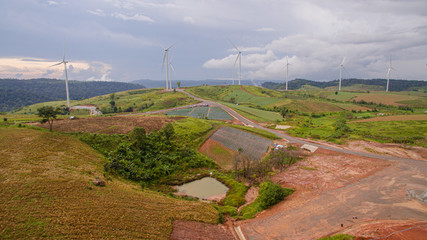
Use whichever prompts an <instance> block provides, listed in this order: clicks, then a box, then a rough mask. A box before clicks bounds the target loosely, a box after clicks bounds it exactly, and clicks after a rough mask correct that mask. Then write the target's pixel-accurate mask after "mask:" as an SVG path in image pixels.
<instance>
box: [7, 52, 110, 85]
mask: <svg viewBox="0 0 427 240" xmlns="http://www.w3.org/2000/svg"><path fill="white" fill-rule="evenodd" d="M56 63H57V62H56V61H50V60H48V59H42V58H31V57H12V58H0V78H24V79H28V78H40V77H47V78H58V79H60V78H63V77H64V76H63V73H64V66H63V65H59V66H53V67H52V65H53V64H56ZM111 71H112V66H111V65H110V64H106V63H103V62H99V61H92V62H85V61H71V62H70V63H69V64H68V75H69V78H70V79H76V80H83V79H87V80H88V81H112V80H111V78H109V75H110V73H111Z"/></svg>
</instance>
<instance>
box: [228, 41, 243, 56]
mask: <svg viewBox="0 0 427 240" xmlns="http://www.w3.org/2000/svg"><path fill="white" fill-rule="evenodd" d="M228 41H230V43H231V45H233V47H234V48H235V49H236V50H237V51H238V52H239V53H240V52H241V51H240V50H239V49H238V48H237V47H236V45H235V44H234V43H233V42H232V41H231V40H230V39H228Z"/></svg>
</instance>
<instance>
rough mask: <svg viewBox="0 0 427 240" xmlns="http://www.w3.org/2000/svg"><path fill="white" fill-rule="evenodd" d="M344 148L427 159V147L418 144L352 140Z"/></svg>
mask: <svg viewBox="0 0 427 240" xmlns="http://www.w3.org/2000/svg"><path fill="white" fill-rule="evenodd" d="M344 148H345V149H349V150H352V151H357V152H367V153H374V154H383V155H390V156H395V157H401V158H411V159H416V160H424V161H427V148H423V147H418V146H408V145H402V144H396V143H377V142H367V141H351V142H349V143H348V145H347V146H345V147H344Z"/></svg>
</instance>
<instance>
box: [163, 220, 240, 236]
mask: <svg viewBox="0 0 427 240" xmlns="http://www.w3.org/2000/svg"><path fill="white" fill-rule="evenodd" d="M185 239H188V240H196V239H198V240H211V239H221V240H235V239H236V238H235V237H234V236H233V234H232V232H231V231H230V229H229V228H228V227H227V226H225V225H213V224H207V223H201V222H194V221H174V223H173V230H172V234H171V236H170V240H185Z"/></svg>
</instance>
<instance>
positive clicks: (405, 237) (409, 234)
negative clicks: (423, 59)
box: [340, 221, 427, 240]
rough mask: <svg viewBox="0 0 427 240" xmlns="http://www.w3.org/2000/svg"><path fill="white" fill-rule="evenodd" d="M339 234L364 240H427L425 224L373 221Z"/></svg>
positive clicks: (426, 223) (426, 224) (426, 225)
mask: <svg viewBox="0 0 427 240" xmlns="http://www.w3.org/2000/svg"><path fill="white" fill-rule="evenodd" d="M340 233H346V234H350V235H352V236H358V237H363V238H365V239H384V240H417V239H419V240H422V239H427V222H412V221H375V222H369V223H364V224H360V225H356V226H353V227H351V228H348V229H345V230H343V231H341V232H340ZM386 236H388V237H386ZM384 237H386V238H384Z"/></svg>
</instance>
